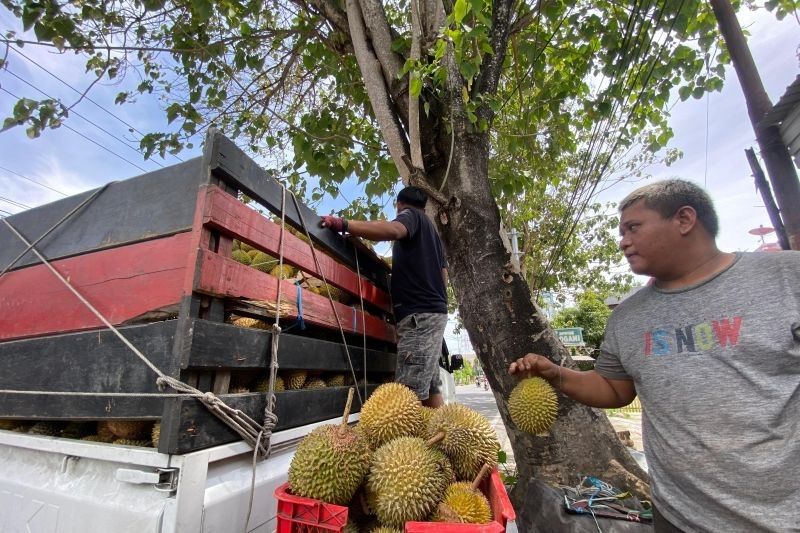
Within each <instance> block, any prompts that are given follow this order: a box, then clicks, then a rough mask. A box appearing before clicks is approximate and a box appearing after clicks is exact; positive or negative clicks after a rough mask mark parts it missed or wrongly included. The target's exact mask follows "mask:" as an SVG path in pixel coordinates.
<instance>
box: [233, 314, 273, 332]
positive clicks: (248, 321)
mask: <svg viewBox="0 0 800 533" xmlns="http://www.w3.org/2000/svg"><path fill="white" fill-rule="evenodd" d="M233 325H234V326H239V327H240V328H251V329H269V325H267V323H266V322H264V321H263V320H258V319H257V318H250V317H246V316H243V317H239V318H236V319H234V321H233Z"/></svg>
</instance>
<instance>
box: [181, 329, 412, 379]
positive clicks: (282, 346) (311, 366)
mask: <svg viewBox="0 0 800 533" xmlns="http://www.w3.org/2000/svg"><path fill="white" fill-rule="evenodd" d="M191 331H192V335H191V341H190V342H191V347H190V348H189V351H190V355H189V360H188V364H187V367H191V368H266V365H267V363H268V360H267V358H268V357H271V354H272V352H271V349H272V333H271V332H269V331H265V330H259V329H249V328H242V327H238V326H233V325H230V324H221V323H215V322H210V321H207V320H194V321H192V326H191ZM348 350H349V352H350V359H351V361H352V363H353V368H354V369H355V371H356V372H357V373H358V372H363V370H364V364H363V362H364V351H363V349H362V347H360V346H352V345H350V346H348ZM278 364H279V365H280V368H281V369H282V370H291V369H306V370H327V371H341V372H349V370H350V366H349V364H348V363H347V356H346V353H345V351H344V348H343V346H342V345H341V344H338V343H335V342H330V341H324V340H320V339H315V338H313V337H303V336H299V335H292V334H289V333H281V336H280V340H279V343H278ZM396 366H397V355H396V354H393V353H387V352H381V351H378V350H370V349H367V371H368V372H394V370H395V368H396Z"/></svg>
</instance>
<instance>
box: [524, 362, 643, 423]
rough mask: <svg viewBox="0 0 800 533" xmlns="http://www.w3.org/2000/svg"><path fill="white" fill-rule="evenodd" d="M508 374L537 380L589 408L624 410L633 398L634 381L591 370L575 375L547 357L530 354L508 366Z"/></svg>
mask: <svg viewBox="0 0 800 533" xmlns="http://www.w3.org/2000/svg"><path fill="white" fill-rule="evenodd" d="M508 372H509V373H510V374H530V375H534V376H540V377H542V378H544V379H545V380H547V382H549V383H550V384H551V385H552V386H553V387H554V388H555V389H557V390H560V391H561V392H563V393H564V394H566V395H567V396H569V397H570V398H572V399H574V400H577V401H579V402H581V403H582V404H585V405H588V406H591V407H601V408H606V409H607V408H614V407H623V406H625V405H628V404H629V403H631V402H632V401H633V399H634V398H636V388H635V387H634V385H633V380H630V379H608V378H606V377H603V376H601V375H600V374H598V373H597V372H595V371H594V370H590V371H588V372H577V371H575V370H570V369H568V368H562V367H560V366H558V365H557V364H555V363H553V362H552V361H550V360H549V359H547V358H546V357H544V356H541V355H537V354H533V353H529V354H527V355H526V356H525V357H521V358H519V359H517V360H516V361H515V362H513V363H511V366H510V367H509V368H508Z"/></svg>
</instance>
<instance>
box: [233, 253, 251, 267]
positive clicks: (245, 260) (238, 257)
mask: <svg viewBox="0 0 800 533" xmlns="http://www.w3.org/2000/svg"><path fill="white" fill-rule="evenodd" d="M231 259H233V260H234V261H238V262H240V263H242V264H243V265H249V264H250V256H249V255H247V252H243V251H242V250H234V251H233V252H231Z"/></svg>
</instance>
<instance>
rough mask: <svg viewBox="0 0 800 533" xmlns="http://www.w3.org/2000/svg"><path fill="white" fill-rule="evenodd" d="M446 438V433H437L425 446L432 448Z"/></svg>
mask: <svg viewBox="0 0 800 533" xmlns="http://www.w3.org/2000/svg"><path fill="white" fill-rule="evenodd" d="M446 436H447V433H445V432H444V431H440V432H439V433H437V434H436V435H434V436H433V437H431V439H430V440H429V441H428V442H426V443H425V444H427V445H428V446H433V445H434V444H436V443H437V442H441V441H443V440H444V438H445V437H446Z"/></svg>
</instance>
